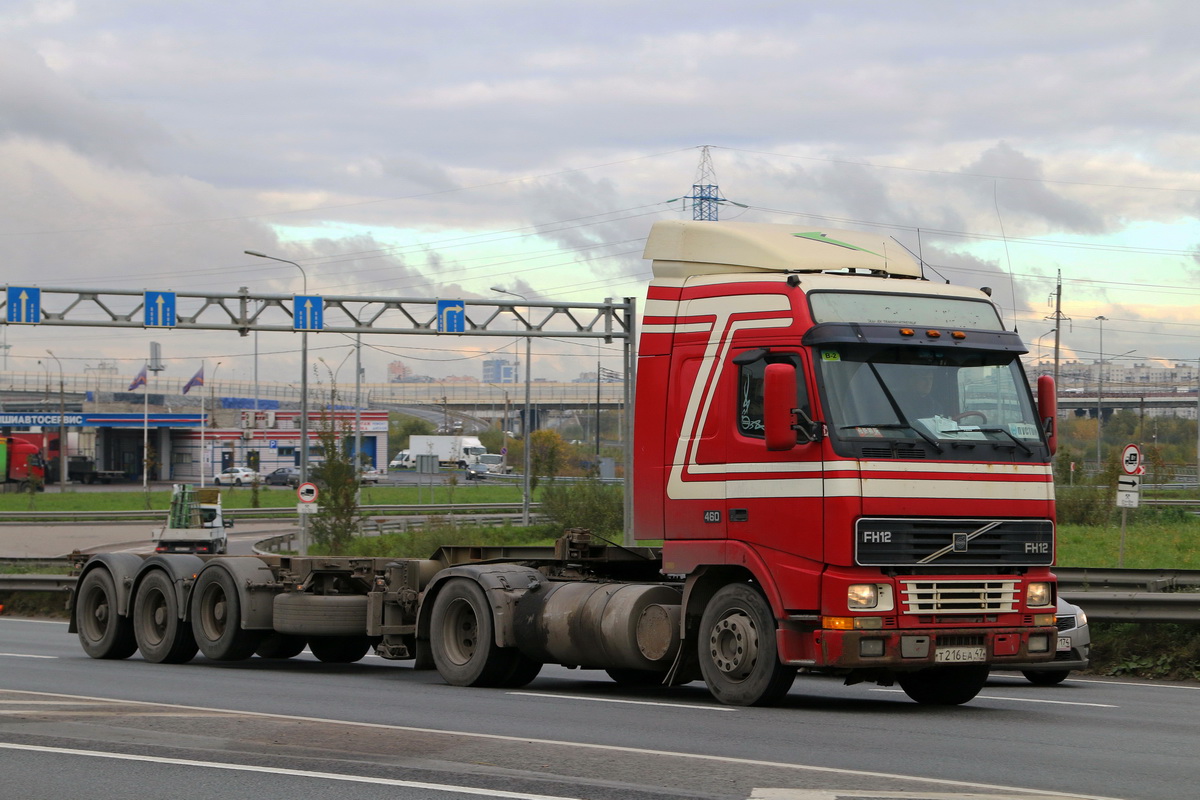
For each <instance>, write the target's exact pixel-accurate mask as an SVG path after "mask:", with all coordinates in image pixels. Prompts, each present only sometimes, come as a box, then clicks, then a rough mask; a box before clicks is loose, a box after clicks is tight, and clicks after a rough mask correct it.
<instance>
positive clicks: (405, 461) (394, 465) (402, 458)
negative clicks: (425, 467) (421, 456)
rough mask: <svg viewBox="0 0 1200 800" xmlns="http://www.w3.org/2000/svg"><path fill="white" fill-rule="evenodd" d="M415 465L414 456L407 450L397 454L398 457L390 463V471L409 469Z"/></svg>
mask: <svg viewBox="0 0 1200 800" xmlns="http://www.w3.org/2000/svg"><path fill="white" fill-rule="evenodd" d="M412 465H413V461H412V456H411V455H410V454H409V452H408V451H407V450H401V451H400V452H399V453H396V457H395V458H393V459H392V460H391V461H389V462H388V469H408V468H409V467H411V466H412Z"/></svg>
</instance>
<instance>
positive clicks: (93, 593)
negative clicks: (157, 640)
mask: <svg viewBox="0 0 1200 800" xmlns="http://www.w3.org/2000/svg"><path fill="white" fill-rule="evenodd" d="M75 621H76V623H77V625H78V626H79V643H80V644H81V645H83V651H84V652H85V653H87V654H88V655H89V656H91V657H92V658H112V659H120V658H129V657H130V656H131V655H133V654H134V651H136V650H137V640H136V639H135V638H134V637H133V623H132V622H130V620H129V618H128V617H122V616H119V615H118V614H117V587H116V584H114V583H113V579H112V576H111V575H109V574H108V570H104V569H94V570H92V571H91V572H89V573H88V574H87V577H85V578H84V579H83V580H82V581H81V582H80V584H79V595H78V599H77V600H76V601H75Z"/></svg>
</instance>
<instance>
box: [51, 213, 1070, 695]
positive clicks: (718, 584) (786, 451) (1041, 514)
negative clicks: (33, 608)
mask: <svg viewBox="0 0 1200 800" xmlns="http://www.w3.org/2000/svg"><path fill="white" fill-rule="evenodd" d="M645 255H646V258H648V259H650V260H652V262H653V270H654V279H653V281H652V283H651V285H650V288H649V293H648V298H647V303H646V307H645V317H644V322H643V327H642V332H641V340H640V352H639V357H638V373H639V374H638V377H637V387H636V390H637V400H636V413H635V433H634V436H635V448H636V453H635V458H634V481H633V482H634V485H635V490H634V497H633V510H634V515H633V518H634V534H635V537H636V538H637V539H640V540H657V539H661V540H662V541H663V543H662V546H661V547H634V548H622V547H615V546H608V545H606V544H604V543H601V542H597V541H596V540H595V539H593V538H592V537H591V536H590V535H589V533H588V532H587V531H582V530H572V531H567V532H565V533H564V535H563V537H562V538H561V539H560V540H559V541H558V542H557V544H556V545H555V546H554V547H553V548H536V547H526V548H480V547H443V548H441V549H439V551H438V552H437V553H435V554H434V555H433V556H432V557H431V558H428V559H379V558H316V557H303V556H297V557H292V556H264V557H229V556H218V557H208V558H202V557H198V556H189V555H180V556H161V555H156V556H150V557H148V558H142V557H140V556H136V555H131V554H103V555H99V556H96V557H94V558H93V559H92V560H91V561H89V562H88V564H87V565H86V566H85V568H84V571H83V573H82V575H81V577H80V581H79V584H78V590H77V592H76V594H75V599H74V603H73V609H72V619H71V629H72V630H73V631H76V632H77V633H78V635H79V639H80V641H81V643H82V645H83V647H84V649H85V650H86V651H87V652H88V653H89V654H90V655H92V656H93V657H96V658H124V657H126V656H129V655H132V654H133V653H134V652H136V651H138V650H140V651H141V654H142V656H143V657H144V658H146V659H148V660H151V661H162V662H177V661H185V660H188V659H191V658H192V657H193V656H194V655H195V654H196V652H197V651H199V652H202V653H203V654H204V655H205V656H207V657H208V658H210V659H214V660H237V659H244V658H248V657H250V656H252V655H254V654H256V653H257V654H258V655H259V656H260V657H266V658H279V657H287V656H291V655H294V654H296V653H298V652H300V650H301V649H302V648H303V647H304V646H305V645H306V644H307V646H308V647H309V648H310V649H311V650H312V652H313V653H314V654H315V655H316V656H317V657H318V658H320V659H322V660H325V661H340V662H348V661H355V660H357V659H359V658H361V657H362V656H363V655H364V654H365V653H366V652H367V651H368V650H369V649H370V648H372V647H373V648H374V649H375V651H376V652H377V653H378V654H380V655H382V656H383V657H385V658H394V659H413V660H415V663H416V666H417V667H424V668H428V667H434V668H436V669H437V670H438V671H439V672H440V674H441V675H442V677H443V678H444V679H445V680H446V681H447V682H449V683H451V684H456V685H470V686H520V685H523V684H525V683H528V682H529V681H530V680H532V679H533V678H534V677H535V676H536V675H537V673H538V671H539V670H540V669H541V666H542V665H543V664H546V663H554V664H560V665H565V666H568V667H581V668H590V669H602V670H605V671H607V673H608V674H609V675H610V676H611V677H612V678H613V679H614V680H617V681H619V682H622V683H630V684H664V685H678V684H682V683H687V682H690V681H694V680H703V681H705V683H706V684H707V685H708V688H709V690H710V691H711V693H712V694H713V695H714V696H715V697H716V698H717V699H718V700H720V701H721V702H724V703H729V704H734V705H759V704H768V703H771V702H772V701H775V700H777V699H779V698H780V697H781V696H782V695H783V694H785V693H786V692H787V691H788V688H789V687H790V686H791V684H792V681H793V678H794V676H795V675H796V673H797V671H798V670H803V671H806V672H819V673H834V674H838V675H843V676H844V677H845V678H846V681H847V682H848V683H857V682H862V681H871V682H877V683H881V684H885V685H890V684H892V683H899V685H900V686H901V687H902V688H903V689H904V691H905V692H906V693H907V694H908V695H909V696H910V697H912V698H913V699H914V700H916V701H918V702H921V703H927V704H937V705H953V704H959V703H964V702H967V701H969V700H970V699H971V698H973V697H974V696H975V695H976V694H977V693H978V691H979V689H980V688H981V687H982V686H983V684H984V682H985V680H986V678H987V674H988V670H989V668H991V667H993V666H996V667H1002V666H1004V665H1005V664H1008V663H1022V664H1027V663H1029V662H1036V661H1039V660H1045V661H1049V660H1051V658H1052V657H1053V653H1054V646H1055V641H1056V629H1055V580H1054V576H1053V574H1052V573H1051V571H1050V566H1051V564H1052V562H1053V559H1054V554H1055V546H1054V542H1055V540H1054V527H1055V523H1054V501H1053V482H1052V477H1051V469H1050V460H1051V456H1052V454H1053V452H1054V446H1055V427H1054V426H1055V419H1056V408H1055V399H1054V397H1055V396H1054V386H1053V382H1052V381H1051V380H1050V379H1048V378H1042V379H1039V384H1038V397H1037V399H1036V402H1035V400H1034V398H1033V397H1032V395H1031V393H1030V390H1029V387H1028V383H1027V382H1026V378H1025V374H1024V372H1023V369H1022V366H1021V363H1020V355H1021V354H1022V353H1024V352H1026V348H1025V347H1024V345H1023V344H1022V343H1021V341H1020V339H1019V337H1018V336H1017V334H1016V333H1015V332H1013V331H1009V330H1006V329H1005V328H1004V325H1003V323H1002V320H1001V317H1000V315H999V313H998V311H997V308H996V306H995V305H994V304H993V303H992V302H991V301H990V300H989V298H988V296H987V294H986V293H985V292H984V291H981V290H977V289H969V288H963V287H954V286H949V285H944V284H940V283H933V282H930V281H926V280H923V279H922V276H921V269H920V265H919V264H917V263H916V262H915V261H914V260H913V259H912V258H911V257H910V256H909V255H908V254H907V253H906V252H905V251H904V250H903V249H902V248H901V247H900V246H898V245H897V244H895V243H893V242H889V241H887V240H885V239H883V238H881V237H878V236H872V235H868V234H862V233H854V232H845V231H812V230H810V229H807V228H803V227H796V226H790V225H755V224H743V223H728V222H722V223H717V222H683V221H678V222H659V223H656V225H655V226H654V228H653V230H652V232H651V234H650V237H649V239H648V241H647V245H646V254H645Z"/></svg>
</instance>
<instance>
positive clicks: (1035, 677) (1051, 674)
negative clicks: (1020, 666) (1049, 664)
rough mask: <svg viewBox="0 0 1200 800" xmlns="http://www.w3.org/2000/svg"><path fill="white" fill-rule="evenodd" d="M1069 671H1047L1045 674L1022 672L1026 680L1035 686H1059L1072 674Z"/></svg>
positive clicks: (1029, 670) (1030, 671)
mask: <svg viewBox="0 0 1200 800" xmlns="http://www.w3.org/2000/svg"><path fill="white" fill-rule="evenodd" d="M1070 672H1071V670H1069V669H1060V670H1047V671H1045V672H1041V671H1037V672H1035V671H1033V670H1031V669H1027V670H1022V671H1021V674H1022V675H1024V676H1025V680H1027V681H1029V682H1030V683H1032V684H1033V685H1034V686H1057V685H1058V684H1060V683H1062V682H1063V681H1065V680H1066V679H1067V675H1068V674H1070Z"/></svg>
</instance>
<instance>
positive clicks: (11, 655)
mask: <svg viewBox="0 0 1200 800" xmlns="http://www.w3.org/2000/svg"><path fill="white" fill-rule="evenodd" d="M0 658H49V659H56V658H58V656H35V655H30V654H29V653H0Z"/></svg>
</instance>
